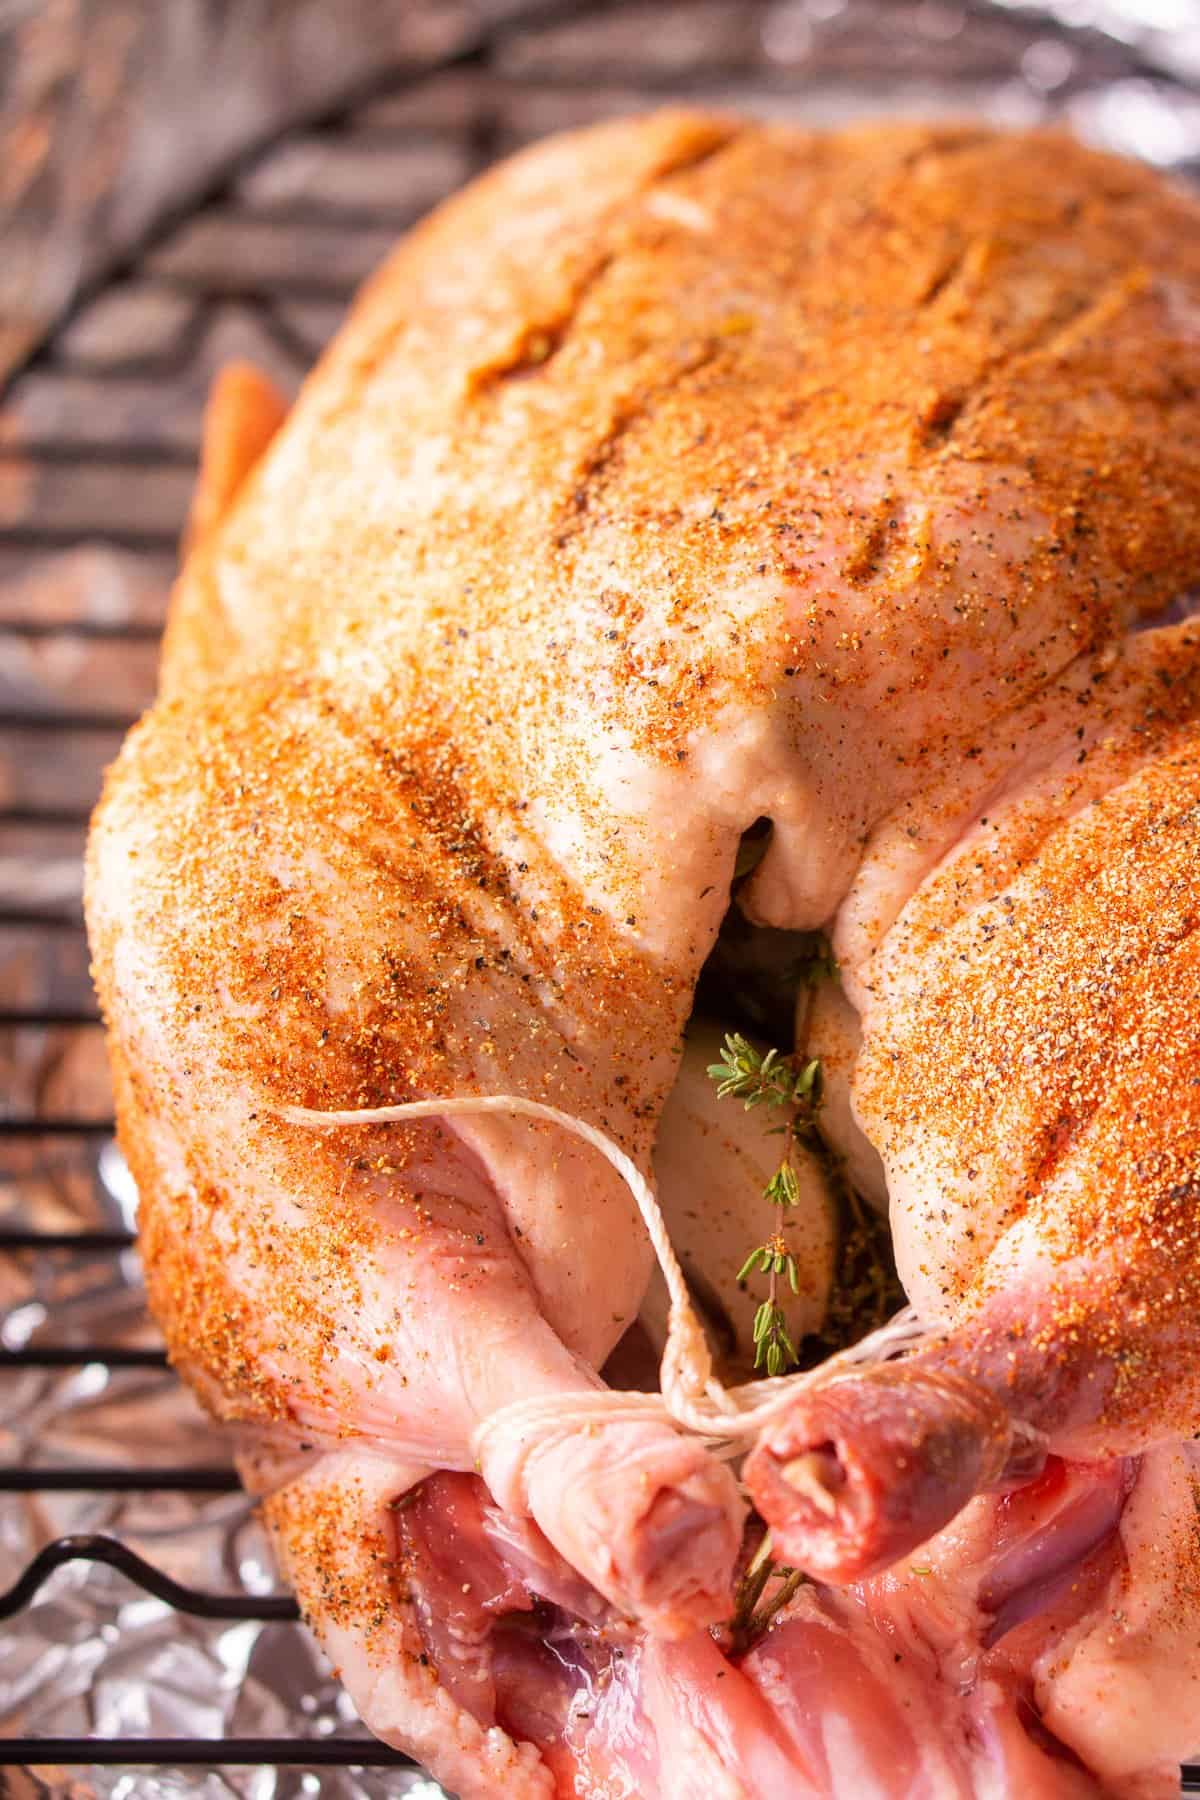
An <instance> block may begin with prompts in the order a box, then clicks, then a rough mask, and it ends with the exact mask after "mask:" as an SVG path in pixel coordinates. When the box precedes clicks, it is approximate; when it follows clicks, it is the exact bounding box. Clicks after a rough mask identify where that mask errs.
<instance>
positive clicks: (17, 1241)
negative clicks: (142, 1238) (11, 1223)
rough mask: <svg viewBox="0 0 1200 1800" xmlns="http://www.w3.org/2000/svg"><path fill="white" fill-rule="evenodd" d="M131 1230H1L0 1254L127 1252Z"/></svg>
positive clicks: (132, 1239)
mask: <svg viewBox="0 0 1200 1800" xmlns="http://www.w3.org/2000/svg"><path fill="white" fill-rule="evenodd" d="M136 1242H137V1238H136V1236H135V1235H134V1233H133V1232H132V1231H17V1230H11V1231H0V1254H3V1253H4V1252H5V1251H9V1250H11V1251H17V1250H79V1251H84V1250H130V1249H132V1247H133V1245H134V1244H135V1243H136Z"/></svg>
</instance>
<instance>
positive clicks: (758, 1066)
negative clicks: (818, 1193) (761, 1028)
mask: <svg viewBox="0 0 1200 1800" xmlns="http://www.w3.org/2000/svg"><path fill="white" fill-rule="evenodd" d="M708 1073H709V1075H710V1076H711V1077H712V1079H713V1080H714V1081H715V1082H716V1084H717V1098H718V1099H719V1100H725V1099H729V1098H731V1097H732V1098H735V1099H738V1100H740V1101H741V1102H742V1104H743V1106H744V1107H745V1109H746V1111H747V1112H750V1111H752V1110H753V1108H754V1107H756V1106H768V1107H771V1108H773V1109H775V1110H779V1111H782V1112H784V1114H785V1117H784V1121H783V1123H782V1124H781V1125H777V1126H775V1127H774V1128H773V1129H774V1130H776V1131H777V1132H778V1133H779V1134H780V1136H781V1137H782V1138H783V1149H782V1152H781V1155H780V1158H779V1166H778V1168H777V1169H776V1170H775V1173H774V1174H773V1175H772V1176H771V1179H770V1181H768V1183H767V1185H766V1187H765V1188H764V1189H763V1198H764V1199H765V1200H767V1201H768V1202H769V1203H770V1204H771V1205H772V1206H777V1207H779V1208H780V1209H781V1210H782V1211H784V1212H786V1211H788V1210H790V1209H791V1208H792V1207H794V1206H798V1205H799V1203H800V1180H799V1177H798V1176H797V1174H796V1165H795V1163H794V1161H793V1160H792V1159H793V1154H794V1151H795V1147H796V1144H797V1143H798V1142H810V1141H811V1140H812V1139H814V1138H815V1136H816V1129H817V1110H818V1108H819V1107H820V1104H821V1065H820V1063H819V1062H818V1061H816V1060H815V1059H814V1060H812V1061H809V1062H805V1063H803V1064H800V1065H799V1066H798V1065H797V1063H796V1061H795V1059H794V1058H793V1057H790V1056H781V1055H780V1053H779V1051H778V1050H766V1051H762V1050H756V1049H755V1047H754V1045H753V1044H752V1043H750V1041H749V1039H747V1038H744V1037H743V1036H742V1034H741V1032H740V1031H731V1032H727V1033H726V1036H725V1042H724V1044H723V1045H722V1047H721V1060H720V1062H715V1063H710V1065H709V1070H708ZM756 1272H757V1273H761V1274H763V1275H765V1276H766V1277H767V1297H766V1299H765V1300H764V1301H763V1302H762V1304H761V1305H760V1306H759V1308H758V1311H757V1312H756V1313H755V1315H754V1366H755V1368H756V1369H763V1368H765V1369H766V1371H767V1374H768V1375H782V1374H784V1373H785V1371H786V1370H788V1369H790V1368H794V1367H795V1366H796V1364H797V1363H798V1361H799V1358H798V1357H797V1355H796V1347H795V1345H794V1344H793V1343H792V1340H791V1338H790V1337H789V1335H788V1329H787V1318H786V1316H785V1314H784V1311H783V1308H782V1307H781V1306H780V1304H779V1283H780V1280H781V1279H782V1278H784V1277H786V1279H787V1283H788V1286H789V1287H790V1288H791V1290H792V1292H793V1293H794V1294H798V1293H799V1292H800V1274H799V1270H798V1269H797V1267H796V1259H795V1257H794V1256H793V1255H792V1253H791V1251H790V1250H789V1249H788V1247H787V1243H786V1241H785V1240H784V1237H783V1234H782V1232H781V1231H775V1232H773V1233H772V1235H771V1237H770V1238H769V1239H768V1240H767V1242H766V1243H765V1244H757V1245H755V1247H754V1249H753V1250H752V1251H751V1252H750V1254H749V1256H748V1257H747V1258H746V1260H745V1262H744V1263H743V1264H742V1266H741V1268H740V1269H739V1271H738V1277H737V1278H738V1281H739V1282H743V1281H745V1280H747V1278H748V1277H749V1276H750V1275H752V1274H754V1273H756Z"/></svg>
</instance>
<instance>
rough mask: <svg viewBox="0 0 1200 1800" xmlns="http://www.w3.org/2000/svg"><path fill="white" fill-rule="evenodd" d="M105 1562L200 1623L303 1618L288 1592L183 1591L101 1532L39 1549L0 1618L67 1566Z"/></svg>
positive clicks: (0, 1598) (0, 1599)
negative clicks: (208, 1621)
mask: <svg viewBox="0 0 1200 1800" xmlns="http://www.w3.org/2000/svg"><path fill="white" fill-rule="evenodd" d="M73 1562H88V1563H106V1564H107V1565H108V1567H109V1568H110V1569H116V1570H117V1572H118V1573H119V1574H121V1575H125V1576H127V1577H128V1579H129V1580H130V1581H133V1582H136V1583H137V1585H138V1587H140V1588H142V1589H143V1591H144V1592H145V1593H147V1594H153V1596H154V1598H155V1599H156V1600H164V1601H165V1602H166V1603H167V1605H168V1606H173V1607H175V1608H176V1610H177V1611H179V1612H185V1613H192V1614H193V1615H194V1616H195V1617H196V1618H198V1619H260V1620H271V1619H286V1620H289V1621H290V1620H293V1619H298V1618H299V1617H300V1609H299V1607H298V1606H297V1605H296V1602H295V1601H294V1600H293V1598H292V1596H291V1595H290V1594H244V1593H243V1594H206V1593H203V1592H202V1591H201V1590H200V1589H199V1588H192V1587H185V1586H184V1584H183V1583H182V1582H181V1581H176V1580H174V1579H173V1577H172V1576H170V1575H165V1574H164V1573H163V1571H162V1570H161V1569H156V1568H155V1566H154V1564H153V1563H149V1562H147V1561H146V1559H145V1557H144V1556H139V1555H138V1554H137V1552H136V1550H131V1549H130V1548H129V1546H128V1545H127V1544H122V1543H119V1542H118V1541H117V1539H116V1538H111V1537H105V1536H103V1535H102V1534H100V1533H96V1532H87V1533H79V1534H77V1535H75V1536H73V1537H60V1538H56V1539H55V1540H54V1542H53V1543H52V1544H46V1545H45V1546H44V1548H43V1549H41V1550H39V1551H38V1553H37V1555H36V1556H35V1557H34V1558H33V1560H32V1562H30V1563H28V1564H27V1565H26V1566H25V1568H24V1569H23V1570H22V1572H21V1574H20V1575H18V1576H17V1579H16V1580H15V1581H14V1582H13V1584H12V1586H11V1587H10V1588H8V1589H6V1590H5V1591H4V1592H2V1593H0V1619H11V1618H12V1616H13V1614H14V1613H17V1612H20V1611H21V1609H22V1607H25V1606H28V1605H29V1604H30V1602H31V1601H33V1600H35V1599H36V1598H37V1596H38V1594H39V1593H40V1591H41V1589H42V1588H43V1587H44V1586H45V1584H46V1582H47V1581H49V1579H50V1577H51V1575H53V1574H54V1572H55V1570H56V1569H61V1568H64V1567H65V1566H66V1564H67V1563H73Z"/></svg>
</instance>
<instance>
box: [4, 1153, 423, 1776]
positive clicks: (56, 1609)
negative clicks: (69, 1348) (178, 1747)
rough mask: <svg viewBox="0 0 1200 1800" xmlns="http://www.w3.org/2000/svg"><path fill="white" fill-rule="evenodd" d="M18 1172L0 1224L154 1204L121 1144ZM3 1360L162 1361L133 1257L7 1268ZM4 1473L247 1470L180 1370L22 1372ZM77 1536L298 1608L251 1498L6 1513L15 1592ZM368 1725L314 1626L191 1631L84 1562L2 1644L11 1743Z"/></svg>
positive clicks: (168, 1497)
mask: <svg viewBox="0 0 1200 1800" xmlns="http://www.w3.org/2000/svg"><path fill="white" fill-rule="evenodd" d="M6 1162H7V1165H8V1166H3V1167H0V1218H2V1219H3V1222H4V1223H5V1224H6V1225H8V1226H10V1227H11V1226H16V1225H18V1224H20V1225H22V1226H29V1227H31V1228H33V1229H38V1230H62V1229H67V1228H70V1229H74V1228H77V1227H93V1228H112V1227H119V1226H121V1225H129V1224H131V1222H132V1217H133V1209H134V1205H135V1195H134V1193H133V1190H132V1183H131V1181H130V1179H129V1175H128V1173H127V1171H126V1169H125V1167H124V1164H123V1163H122V1161H121V1159H120V1155H119V1153H118V1152H117V1150H116V1148H115V1146H114V1145H113V1144H112V1143H111V1142H110V1141H106V1140H104V1139H102V1138H96V1139H86V1140H83V1141H82V1142H79V1141H75V1140H64V1139H58V1140H53V1141H49V1142H46V1143H44V1144H43V1146H42V1148H41V1150H40V1152H39V1153H38V1154H37V1155H35V1156H34V1157H32V1158H31V1157H30V1156H29V1153H28V1150H26V1151H25V1154H24V1157H23V1158H21V1159H20V1162H19V1166H18V1167H17V1168H16V1169H15V1170H14V1168H13V1167H12V1163H13V1157H12V1155H11V1154H9V1155H7V1156H6ZM0 1297H2V1299H3V1302H4V1311H3V1313H2V1315H0V1342H2V1343H3V1345H4V1347H5V1348H7V1349H20V1348H22V1347H23V1346H25V1345H27V1344H31V1343H39V1344H40V1343H54V1344H81V1343H85V1342H86V1343H89V1344H93V1345H96V1344H104V1345H106V1346H107V1345H112V1344H122V1345H133V1344H141V1343H145V1344H151V1345H152V1344H156V1343H157V1341H158V1334H157V1332H156V1330H155V1328H154V1326H153V1324H152V1322H151V1321H150V1320H149V1319H148V1317H147V1314H146V1310H145V1305H144V1300H143V1295H142V1287H141V1280H140V1275H139V1271H138V1265H137V1258H136V1255H135V1254H134V1253H132V1252H120V1253H117V1254H115V1255H114V1254H113V1253H111V1252H91V1253H87V1254H80V1253H77V1252H71V1253H69V1254H66V1253H61V1252H45V1253H39V1254H37V1255H36V1256H35V1255H24V1254H23V1255H20V1256H5V1257H3V1258H2V1259H0ZM0 1462H2V1463H4V1464H5V1465H7V1466H13V1465H16V1466H22V1467H37V1466H38V1465H51V1464H53V1465H56V1466H59V1467H62V1466H64V1465H66V1466H79V1467H84V1466H88V1465H93V1466H94V1465H97V1464H103V1465H106V1466H115V1467H118V1468H136V1469H139V1470H143V1471H144V1470H147V1469H149V1468H151V1467H155V1466H163V1465H172V1466H179V1465H184V1464H207V1465H224V1464H228V1462H229V1442H228V1439H227V1437H226V1436H225V1434H224V1433H223V1432H222V1431H221V1430H220V1429H219V1428H218V1427H217V1426H215V1425H214V1424H213V1423H212V1422H211V1421H210V1420H208V1419H207V1418H206V1417H205V1415H204V1414H203V1413H202V1412H201V1411H200V1409H199V1407H198V1406H197V1405H196V1403H195V1402H194V1401H193V1400H192V1398H191V1396H190V1395H189V1394H188V1392H187V1391H186V1390H185V1389H184V1388H183V1387H182V1386H181V1385H180V1383H179V1381H178V1380H177V1378H176V1377H175V1376H174V1375H173V1374H171V1373H170V1372H169V1371H159V1370H157V1369H145V1370H144V1369H115V1370H113V1369H107V1368H106V1367H105V1366H104V1365H103V1364H101V1363H87V1364H84V1365H83V1366H82V1367H80V1368H75V1369H65V1370H24V1371H7V1372H5V1375H4V1378H3V1381H2V1382H0ZM68 1532H104V1533H107V1534H109V1535H110V1536H113V1537H116V1538H119V1539H121V1540H122V1541H123V1542H124V1543H126V1544H128V1545H129V1546H130V1547H131V1548H132V1549H133V1550H135V1551H136V1552H137V1553H138V1554H139V1555H141V1556H144V1557H145V1558H146V1560H147V1561H148V1562H151V1563H153V1564H154V1565H155V1566H156V1567H158V1568H160V1569H162V1570H164V1571H165V1572H166V1573H167V1574H169V1575H171V1576H173V1577H174V1578H175V1579H176V1580H177V1581H181V1582H183V1583H185V1584H186V1585H188V1586H189V1587H195V1588H200V1589H203V1590H205V1591H207V1592H212V1593H230V1592H237V1591H239V1590H243V1591H245V1592H247V1593H250V1594H267V1593H274V1592H277V1591H279V1582H278V1579H277V1577H276V1575H275V1573H274V1570H273V1569H272V1567H271V1560H270V1554H269V1551H268V1549H267V1544H266V1539H265V1536H264V1533H263V1532H262V1530H261V1529H260V1527H259V1525H258V1523H257V1521H256V1519H255V1517H254V1514H253V1511H252V1508H251V1506H250V1503H249V1501H248V1500H246V1499H245V1497H244V1496H242V1495H241V1494H178V1493H169V1492H167V1493H148V1494H138V1493H131V1494H71V1493H61V1494H55V1493H45V1492H42V1493H34V1494H30V1495H27V1496H26V1495H5V1496H3V1497H2V1503H0V1587H7V1586H8V1585H9V1583H10V1582H12V1581H13V1580H15V1579H16V1577H17V1576H18V1575H19V1574H20V1572H21V1570H22V1569H23V1568H24V1567H25V1565H26V1564H27V1563H28V1561H29V1560H30V1558H31V1557H32V1556H33V1555H34V1553H35V1552H36V1551H37V1550H38V1549H39V1548H40V1547H41V1546H42V1545H43V1544H46V1543H48V1542H50V1541H51V1540H52V1539H54V1538H57V1537H59V1536H61V1535H63V1534H64V1533H68ZM361 1729H362V1728H361V1727H360V1726H359V1725H358V1724H357V1722H356V1720H355V1717H354V1713H353V1709H352V1708H351V1707H350V1705H349V1702H348V1701H347V1700H346V1698H345V1696H344V1694H343V1693H342V1692H341V1689H340V1687H339V1686H338V1684H337V1682H335V1681H334V1680H333V1679H332V1678H331V1676H330V1674H329V1672H328V1670H327V1668H326V1667H325V1665H324V1661H323V1659H322V1657H321V1656H320V1653H319V1652H318V1651H317V1649H316V1647H315V1645H314V1644H313V1643H312V1641H311V1639H310V1638H309V1636H308V1634H307V1632H306V1631H305V1630H304V1628H303V1627H302V1626H300V1625H294V1624H280V1623H270V1624H256V1623H253V1622H248V1623H242V1622H229V1621H223V1620H206V1619H198V1618H191V1617H189V1616H188V1615H187V1614H184V1613H179V1612H176V1611H174V1610H173V1609H172V1608H171V1607H170V1606H168V1605H166V1604H165V1603H164V1602H163V1601H160V1600H156V1599H154V1598H152V1597H150V1596H148V1595H146V1594H144V1593H143V1592H142V1591H141V1589H140V1588H138V1587H136V1586H135V1585H134V1584H133V1583H132V1582H130V1581H129V1580H127V1579H126V1578H125V1577H124V1576H122V1575H120V1574H118V1573H117V1572H116V1571H114V1570H112V1569H109V1568H107V1567H104V1566H102V1565H99V1564H94V1563H73V1564H68V1565H67V1566H66V1567H64V1568H62V1569H60V1570H58V1571H57V1572H56V1573H55V1574H54V1575H52V1576H51V1577H50V1579H49V1580H48V1581H47V1582H46V1584H45V1586H44V1587H43V1588H42V1590H41V1592H40V1593H39V1595H38V1597H37V1599H36V1600H35V1601H34V1602H33V1603H32V1604H31V1605H30V1606H29V1607H28V1608H27V1609H26V1610H25V1611H24V1612H22V1613H20V1614H19V1615H18V1616H17V1617H16V1619H14V1620H13V1621H12V1622H11V1623H10V1624H9V1625H8V1626H7V1627H6V1628H5V1629H4V1631H3V1634H2V1636H0V1732H3V1734H4V1735H5V1736H10V1735H20V1736H27V1735H28V1736H32V1735H45V1736H59V1737H61V1736H97V1737H136V1736H146V1737H171V1736H179V1737H205V1738H212V1739H215V1740H219V1739H221V1738H223V1737H227V1736H246V1737H254V1736H262V1737H282V1738H295V1737H304V1736H312V1737H316V1738H321V1737H328V1736H331V1735H333V1734H335V1733H336V1734H337V1735H339V1736H346V1735H351V1734H356V1733H357V1734H361ZM0 1791H2V1792H6V1793H11V1794H13V1795H16V1794H20V1795H21V1796H22V1800H24V1797H25V1796H30V1797H32V1796H33V1795H39V1796H42V1795H45V1796H51V1795H53V1796H56V1797H57V1796H62V1797H64V1800H65V1797H67V1796H70V1800H84V1796H88V1797H89V1800H90V1797H91V1796H97V1797H101V1796H105V1797H109V1800H130V1797H132V1796H137V1797H138V1800H158V1797H159V1796H162V1797H164V1800H165V1796H168V1795H176V1794H186V1795H189V1796H196V1795H203V1796H205V1797H206V1800H207V1797H208V1796H213V1797H214V1800H215V1796H218V1795H222V1796H228V1795H238V1796H240V1797H241V1800H291V1797H292V1796H299V1795H316V1794H320V1795H322V1796H327V1797H328V1800H380V1797H381V1796H383V1795H389V1796H408V1797H409V1800H438V1797H439V1796H440V1795H441V1793H442V1790H441V1789H440V1788H439V1787H437V1786H436V1784H435V1783H433V1782H432V1781H430V1780H428V1779H427V1778H426V1777H424V1776H421V1775H419V1774H417V1773H415V1772H411V1773H410V1772H409V1771H407V1770H402V1769H386V1770H377V1771H369V1770H363V1771H352V1770H340V1769H321V1770H320V1771H316V1770H307V1771H306V1770H304V1769H302V1768H295V1769H283V1770H274V1769H253V1768H243V1769H238V1768H228V1769H223V1770H218V1769H216V1768H213V1769H181V1770H169V1769H149V1768H136V1769H104V1768H94V1769H91V1770H88V1771H76V1770H70V1771H68V1770H63V1769H54V1768H50V1767H40V1768H36V1769H30V1770H28V1771H25V1772H24V1773H23V1774H22V1776H21V1778H20V1785H19V1786H17V1785H13V1783H12V1781H10V1782H9V1784H8V1785H4V1784H3V1783H2V1782H0Z"/></svg>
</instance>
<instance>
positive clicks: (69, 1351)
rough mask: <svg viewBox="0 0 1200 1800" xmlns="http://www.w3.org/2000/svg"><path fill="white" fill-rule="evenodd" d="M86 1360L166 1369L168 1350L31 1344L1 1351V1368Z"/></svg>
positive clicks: (73, 1364) (75, 1364)
mask: <svg viewBox="0 0 1200 1800" xmlns="http://www.w3.org/2000/svg"><path fill="white" fill-rule="evenodd" d="M84 1363H106V1364H107V1365H108V1367H109V1368H110V1369H165V1368H166V1367H167V1366H168V1364H167V1353H166V1351H165V1350H142V1349H139V1348H137V1347H135V1346H131V1345H125V1344H108V1345H104V1344H82V1345H80V1346H79V1347H78V1348H76V1347H75V1346H74V1345H72V1344H47V1345H45V1346H38V1345H36V1344H31V1345H30V1347H29V1349H27V1350H0V1369H78V1368H81V1367H82V1366H83V1364H84Z"/></svg>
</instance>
